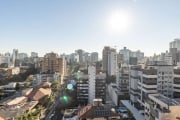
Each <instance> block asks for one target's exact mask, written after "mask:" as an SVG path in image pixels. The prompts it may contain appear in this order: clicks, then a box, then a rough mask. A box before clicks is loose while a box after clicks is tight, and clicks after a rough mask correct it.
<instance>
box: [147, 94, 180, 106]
mask: <svg viewBox="0 0 180 120" xmlns="http://www.w3.org/2000/svg"><path fill="white" fill-rule="evenodd" d="M150 96H152V97H151V98H155V99H153V100H154V101H155V102H158V101H161V102H163V103H165V104H166V105H170V106H177V105H179V106H180V98H178V99H171V98H168V97H166V96H163V95H160V94H154V95H150Z"/></svg>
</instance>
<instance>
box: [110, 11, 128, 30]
mask: <svg viewBox="0 0 180 120" xmlns="http://www.w3.org/2000/svg"><path fill="white" fill-rule="evenodd" d="M130 20H131V19H130V16H129V14H128V13H127V12H125V11H113V12H112V13H111V15H110V16H109V21H108V24H109V30H110V32H111V33H122V32H126V31H127V29H128V28H129V26H130V23H131V21H130Z"/></svg>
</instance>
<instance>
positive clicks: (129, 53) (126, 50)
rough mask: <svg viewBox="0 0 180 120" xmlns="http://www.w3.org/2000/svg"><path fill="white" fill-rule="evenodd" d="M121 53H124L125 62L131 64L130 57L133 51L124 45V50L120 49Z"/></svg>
mask: <svg viewBox="0 0 180 120" xmlns="http://www.w3.org/2000/svg"><path fill="white" fill-rule="evenodd" d="M119 54H122V55H123V60H124V62H125V63H127V64H129V58H130V56H131V51H130V50H129V49H127V48H126V47H124V48H123V49H122V50H120V51H119Z"/></svg>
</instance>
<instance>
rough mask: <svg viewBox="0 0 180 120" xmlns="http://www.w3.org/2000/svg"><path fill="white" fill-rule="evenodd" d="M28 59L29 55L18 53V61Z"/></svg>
mask: <svg viewBox="0 0 180 120" xmlns="http://www.w3.org/2000/svg"><path fill="white" fill-rule="evenodd" d="M27 57H28V54H27V53H18V56H17V59H19V60H24V59H25V58H27Z"/></svg>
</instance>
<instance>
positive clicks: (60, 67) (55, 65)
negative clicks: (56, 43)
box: [41, 52, 66, 76]
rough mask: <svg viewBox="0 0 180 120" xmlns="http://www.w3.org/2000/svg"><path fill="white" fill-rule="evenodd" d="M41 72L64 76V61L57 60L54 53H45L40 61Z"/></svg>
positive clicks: (57, 57)
mask: <svg viewBox="0 0 180 120" xmlns="http://www.w3.org/2000/svg"><path fill="white" fill-rule="evenodd" d="M41 72H43V73H44V72H47V73H55V72H59V73H60V75H62V76H64V75H65V73H66V60H65V59H64V58H59V56H58V54H56V53H53V52H52V53H47V54H46V55H45V56H44V58H43V60H42V61H41Z"/></svg>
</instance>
